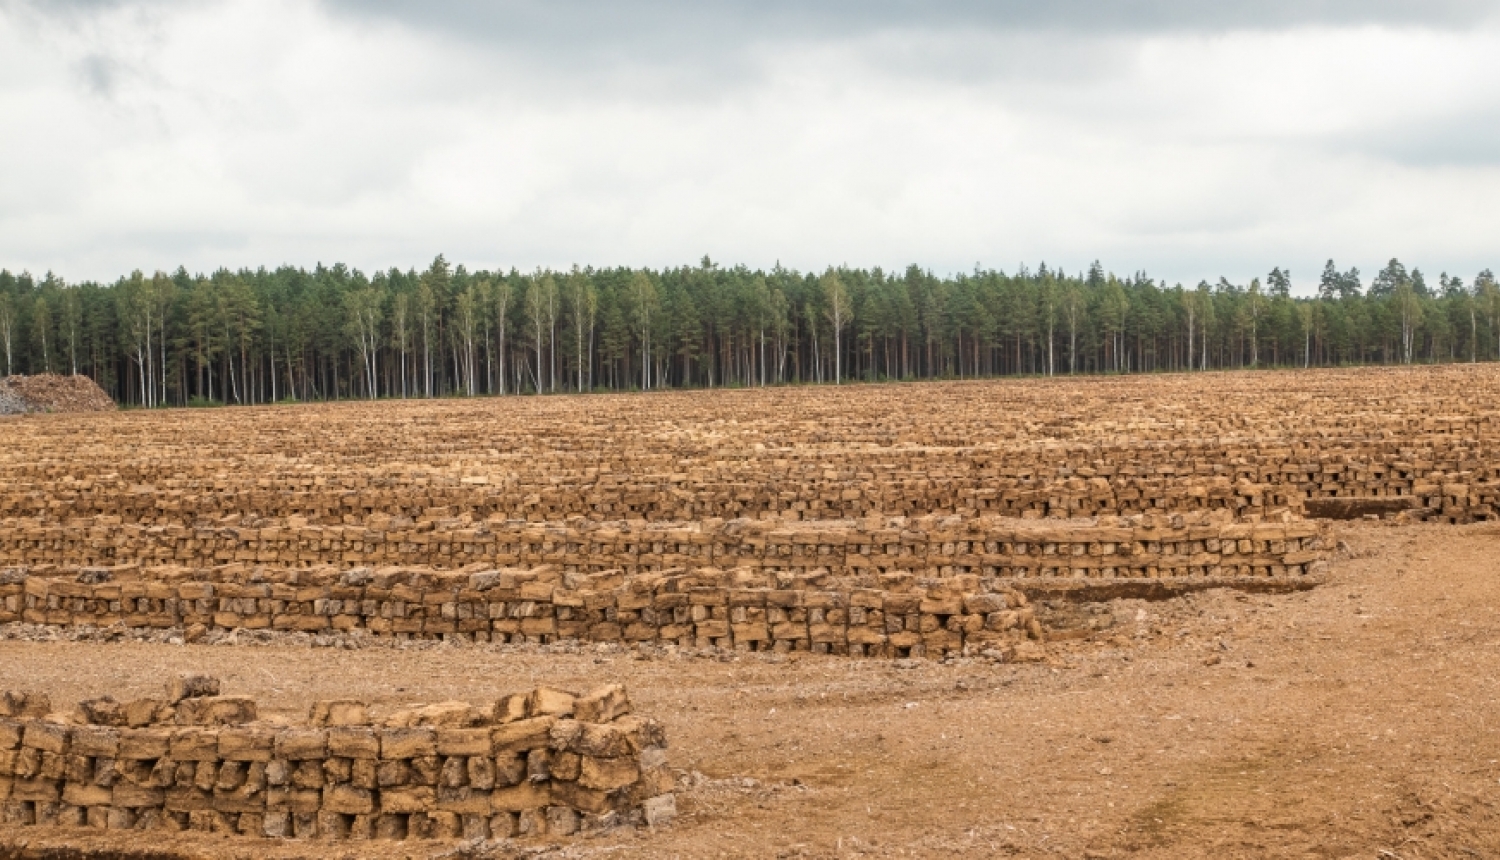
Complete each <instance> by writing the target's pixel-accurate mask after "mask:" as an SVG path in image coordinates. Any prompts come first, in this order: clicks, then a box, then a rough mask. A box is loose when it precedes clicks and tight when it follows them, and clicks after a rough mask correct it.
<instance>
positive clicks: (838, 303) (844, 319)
mask: <svg viewBox="0 0 1500 860" xmlns="http://www.w3.org/2000/svg"><path fill="white" fill-rule="evenodd" d="M822 284H823V300H824V302H825V303H826V305H825V307H824V308H823V314H824V316H826V317H827V318H828V324H829V325H831V326H833V384H834V385H838V384H840V382H842V377H843V357H844V356H843V353H844V349H843V334H844V326H846V325H848V322H849V291H848V289H847V288H845V286H844V279H843V278H840V277H839V275H838V272H835V271H834V270H832V269H829V270H828V271H827V272H825V273H824V274H823V277H822Z"/></svg>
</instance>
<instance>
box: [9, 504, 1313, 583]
mask: <svg viewBox="0 0 1500 860" xmlns="http://www.w3.org/2000/svg"><path fill="white" fill-rule="evenodd" d="M1319 542H1320V532H1319V527H1318V526H1317V524H1316V523H1312V522H1307V521H1301V520H1292V519H1291V518H1290V517H1283V518H1282V519H1281V521H1279V522H1259V523H1256V522H1234V521H1231V519H1230V518H1228V517H1227V516H1224V515H1222V514H1217V515H1216V514H1205V513H1198V514H1189V515H1176V516H1163V515H1147V516H1140V517H1109V518H1100V519H1098V520H1095V521H1085V522H1061V521H1056V520H1015V519H1005V518H1000V517H981V518H960V517H924V518H917V519H912V520H908V519H906V518H895V519H867V520H859V521H826V520H825V521H814V522H808V523H778V522H773V521H765V520H734V521H730V522H723V521H718V520H708V521H704V522H693V523H666V524H649V525H648V524H644V523H636V524H632V523H628V522H626V523H594V522H590V521H587V520H574V521H570V522H568V523H561V524H539V523H525V522H517V521H509V520H507V521H485V522H479V523H473V522H461V521H452V522H429V523H425V524H420V525H419V524H414V523H409V522H407V523H393V522H391V521H390V520H388V519H385V518H376V519H375V520H374V521H371V522H369V523H367V524H365V525H361V526H353V525H351V526H329V527H321V526H310V525H295V524H285V523H269V524H265V525H264V526H263V527H260V528H245V527H224V528H188V527H181V526H153V527H149V528H144V527H140V526H122V525H118V524H111V523H102V524H101V523H95V522H74V523H69V524H56V525H48V524H44V523H40V522H27V521H18V520H12V521H7V522H4V523H0V565H10V566H23V565H24V566H30V567H35V566H38V565H46V564H53V565H67V564H70V565H75V566H78V565H111V566H116V567H119V566H130V565H149V566H155V565H182V566H188V567H202V568H206V567H214V566H218V565H224V564H244V565H268V566H280V567H298V566H315V565H334V566H338V567H357V566H368V565H423V566H432V567H439V568H454V569H457V568H464V567H467V566H471V565H482V566H523V565H524V566H534V565H541V564H551V565H557V566H558V567H559V568H560V569H562V570H564V571H569V572H572V571H581V572H599V571H605V570H623V571H625V572H626V573H639V572H653V571H664V570H670V569H674V568H682V567H688V568H693V567H719V568H753V569H756V570H760V571H763V572H766V573H776V572H788V573H808V572H813V571H821V572H824V573H829V574H831V575H833V576H834V577H849V576H858V575H859V574H861V573H876V574H878V573H894V572H911V573H916V574H919V575H931V576H946V575H955V574H963V573H972V574H978V575H982V576H1001V577H1015V578H1039V577H1040V578H1045V577H1056V576H1064V577H1073V576H1085V577H1102V578H1111V579H1112V578H1128V577H1158V576H1191V575H1197V576H1203V575H1210V576H1214V575H1223V574H1225V573H1226V572H1227V573H1228V574H1229V575H1241V576H1255V575H1262V576H1298V575H1301V574H1304V573H1306V572H1308V571H1307V566H1308V565H1309V564H1311V563H1313V562H1315V561H1316V560H1317V559H1318V558H1319V557H1320V556H1319V554H1318V553H1317V551H1316V550H1317V549H1318V547H1319Z"/></svg>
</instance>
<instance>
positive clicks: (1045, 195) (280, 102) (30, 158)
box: [0, 0, 1500, 294]
mask: <svg viewBox="0 0 1500 860" xmlns="http://www.w3.org/2000/svg"><path fill="white" fill-rule="evenodd" d="M1497 58H1500V0H1491V2H1477V1H1476V0H1427V2H1389V0H1362V2H1359V0H1260V2H1250V0H1221V2H1184V0H1137V2H1125V0H1116V2H1103V0H1057V2H1051V3H1035V2H1021V0H997V2H973V1H971V2H942V0H929V2H904V0H862V2H856V0H843V1H842V2H822V3H817V2H813V3H793V2H787V0H697V2H687V0H661V2H643V0H609V2H603V0H490V2H483V0H425V2H400V1H399V0H365V2H356V0H51V2H48V0H0V165H3V167H0V267H4V268H9V269H10V270H11V271H20V270H23V269H25V270H30V271H32V272H33V273H36V274H41V273H43V272H45V271H49V270H50V271H54V272H56V273H57V274H58V275H60V276H61V277H63V278H65V279H67V280H69V281H79V280H87V279H96V280H113V279H114V278H116V277H118V276H120V275H122V274H125V273H127V272H129V271H130V270H132V269H142V270H145V271H148V272H149V271H152V270H156V269H163V270H172V269H175V268H176V267H177V266H178V265H185V266H186V267H187V268H188V269H189V271H193V272H207V271H212V270H213V269H216V268H219V267H221V266H224V267H229V268H239V267H242V266H248V267H256V266H261V265H264V266H268V267H274V266H276V265H280V264H283V263H285V264H292V265H301V266H312V265H314V264H316V263H318V262H320V261H321V262H324V263H332V262H335V261H341V262H344V263H347V264H348V265H351V266H354V267H357V268H361V269H364V270H366V271H371V270H375V269H384V268H388V267H390V266H398V267H400V268H403V269H406V268H411V267H416V268H423V267H425V265H426V264H427V263H428V262H429V261H431V259H432V258H433V257H434V256H435V255H436V254H438V253H442V254H444V255H446V257H447V258H448V259H449V260H450V261H453V262H455V263H459V262H461V263H464V264H466V265H468V266H469V267H470V268H471V269H475V268H494V267H503V268H506V269H509V268H511V267H517V268H520V269H522V270H530V269H533V268H535V267H538V266H551V267H566V266H570V265H573V264H578V265H585V266H587V265H593V266H617V265H629V266H652V267H659V266H671V265H682V264H692V263H696V262H697V261H698V260H699V259H700V258H701V257H703V256H704V255H708V256H710V257H711V258H713V259H714V260H716V261H719V262H721V263H723V264H727V265H733V264H739V263H743V264H746V265H749V266H752V267H769V266H772V265H775V264H776V263H778V262H780V263H781V264H783V265H785V266H788V267H792V268H797V269H801V270H822V269H823V268H824V267H826V266H829V265H835V266H836V265H845V264H847V265H850V266H877V265H878V266H884V267H886V268H888V269H890V268H904V267H905V266H906V265H908V264H911V263H916V264H918V265H920V266H922V267H924V268H929V269H931V270H933V271H934V272H937V273H939V274H946V273H951V272H958V271H968V270H972V269H973V268H974V267H975V266H976V265H977V266H981V267H984V268H999V269H1004V270H1006V271H1014V270H1015V269H1016V268H1017V267H1019V266H1020V265H1021V264H1023V263H1024V264H1027V265H1029V266H1031V267H1033V268H1034V267H1035V266H1036V265H1037V264H1038V263H1041V262H1046V263H1048V264H1049V265H1051V266H1054V267H1061V268H1063V269H1064V270H1066V271H1081V270H1083V269H1085V268H1086V267H1087V266H1088V265H1089V263H1090V262H1091V261H1093V260H1096V259H1097V260H1099V261H1101V262H1102V264H1103V265H1104V267H1105V268H1106V269H1108V270H1112V271H1115V272H1119V273H1121V274H1127V273H1132V272H1139V271H1144V272H1146V273H1148V274H1149V275H1151V276H1153V277H1157V278H1161V279H1164V280H1166V281H1167V282H1169V283H1171V282H1183V283H1186V284H1189V285H1191V284H1195V283H1197V282H1198V281H1199V280H1200V279H1208V280H1210V281H1214V280H1217V278H1218V277H1220V276H1221V275H1222V276H1227V277H1229V278H1230V279H1231V280H1232V281H1236V282H1238V283H1243V282H1245V281H1248V279H1249V278H1251V277H1254V276H1257V275H1258V276H1262V277H1264V275H1265V273H1266V272H1268V271H1269V270H1270V269H1271V268H1272V267H1273V266H1280V267H1282V268H1284V269H1289V270H1290V271H1291V274H1292V280H1293V284H1294V288H1295V289H1296V291H1297V292H1299V293H1304V294H1305V293H1308V292H1311V291H1312V290H1313V289H1314V288H1315V286H1316V281H1317V277H1318V274H1319V273H1320V272H1321V270H1322V268H1323V264H1324V262H1325V261H1326V260H1328V259H1330V258H1332V259H1334V260H1335V261H1336V263H1337V264H1338V265H1339V267H1340V268H1348V267H1349V266H1358V267H1359V268H1360V269H1361V270H1362V271H1363V272H1364V274H1365V279H1366V283H1368V279H1369V277H1370V276H1371V275H1372V274H1373V273H1374V272H1375V271H1376V270H1378V269H1379V268H1380V267H1381V266H1383V265H1384V264H1385V262H1386V261H1387V260H1389V259H1390V258H1392V257H1398V258H1400V259H1401V260H1402V261H1403V262H1404V263H1405V264H1406V265H1407V266H1408V267H1413V266H1415V267H1419V268H1421V269H1422V270H1423V272H1424V273H1425V274H1428V275H1429V278H1430V279H1431V278H1433V277H1435V276H1436V275H1437V274H1438V273H1439V272H1441V271H1447V272H1450V273H1453V274H1459V275H1462V276H1463V277H1464V278H1465V279H1466V280H1468V279H1472V278H1473V276H1474V274H1475V273H1476V272H1478V271H1479V270H1480V269H1482V268H1486V267H1490V268H1494V267H1500V243H1497V237H1500V230H1497V229H1496V228H1497V227H1500V214H1497V208H1496V201H1497V200H1500V193H1497V192H1500V86H1497V85H1496V82H1497V81H1500V59H1497Z"/></svg>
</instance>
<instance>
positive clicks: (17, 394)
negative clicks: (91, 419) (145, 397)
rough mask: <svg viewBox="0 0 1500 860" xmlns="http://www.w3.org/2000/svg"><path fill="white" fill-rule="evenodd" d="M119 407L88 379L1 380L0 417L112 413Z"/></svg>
mask: <svg viewBox="0 0 1500 860" xmlns="http://www.w3.org/2000/svg"><path fill="white" fill-rule="evenodd" d="M114 408H115V402H114V401H113V400H111V399H109V395H108V394H105V393H104V389H102V388H100V387H99V385H98V384H97V383H95V382H94V380H92V379H89V378H88V377H87V376H61V375H58V374H56V373H43V374H38V375H37V376H7V377H5V378H3V379H0V415H24V414H26V413H28V412H108V411H110V410H112V409H114Z"/></svg>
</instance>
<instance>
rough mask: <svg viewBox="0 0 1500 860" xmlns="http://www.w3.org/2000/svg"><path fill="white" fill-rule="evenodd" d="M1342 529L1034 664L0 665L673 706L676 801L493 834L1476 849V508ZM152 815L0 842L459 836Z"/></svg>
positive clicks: (463, 653)
mask: <svg viewBox="0 0 1500 860" xmlns="http://www.w3.org/2000/svg"><path fill="white" fill-rule="evenodd" d="M1337 534H1338V536H1339V537H1340V538H1341V539H1342V540H1343V541H1345V543H1346V546H1345V548H1344V550H1343V551H1342V552H1341V553H1340V554H1339V556H1338V557H1337V558H1335V560H1334V562H1333V564H1332V565H1331V569H1330V571H1329V577H1328V583H1327V584H1326V585H1325V586H1323V587H1321V588H1318V589H1316V590H1313V591H1308V592H1300V593H1295V594H1287V595H1251V594H1243V593H1235V592H1228V591H1222V590H1221V591H1210V592H1201V593H1198V594H1195V595H1190V596H1186V597H1181V598H1176V599H1173V600H1168V601H1162V602H1156V603H1147V602H1143V601H1133V600H1121V601H1115V602H1113V603H1110V604H1100V605H1095V606H1092V607H1085V608H1084V611H1085V612H1088V613H1092V614H1093V615H1094V616H1095V617H1097V618H1101V619H1105V618H1107V619H1108V620H1107V621H1105V622H1104V623H1107V624H1109V625H1110V626H1108V627H1107V628H1106V629H1104V630H1103V631H1100V632H1098V633H1096V634H1093V638H1091V639H1086V640H1074V641H1067V642H1062V643H1054V644H1052V645H1051V646H1050V650H1051V652H1052V656H1051V658H1050V659H1049V661H1048V662H1046V663H1043V664H1038V665H1007V664H996V663H992V662H990V661H987V660H967V659H955V660H950V661H948V662H945V663H935V662H927V661H897V662H892V661H878V660H849V659H846V658H838V657H817V656H812V655H800V659H797V657H798V656H799V655H791V658H790V659H789V658H788V657H787V656H785V655H774V654H768V655H756V654H744V655H738V656H735V657H732V658H730V657H726V659H724V660H711V659H705V658H680V657H673V658H668V657H652V658H648V659H640V658H639V655H632V654H622V653H618V652H598V653H595V652H582V653H578V652H575V653H541V652H540V651H537V650H531V651H525V650H522V651H519V652H516V651H512V652H510V653H502V652H499V651H495V650H492V649H484V648H477V647H461V646H455V647H436V648H427V649H421V650H417V649H413V650H388V649H379V650H356V651H348V650H335V649H307V648H300V647H285V646H268V647H246V646H233V647H215V646H194V645H187V646H172V645H149V644H141V643H116V644H99V643H70V642H21V641H5V642H0V688H17V687H19V688H34V689H45V690H49V691H51V692H52V694H53V699H54V702H70V701H74V700H77V699H81V698H84V697H87V696H91V695H97V694H99V693H103V692H109V693H111V694H113V695H115V696H116V697H118V698H126V697H128V696H134V695H139V694H144V693H146V692H148V691H154V690H155V689H156V688H157V687H158V686H159V685H160V683H161V679H162V678H163V677H164V676H165V675H167V674H168V673H171V672H176V671H183V670H202V671H209V672H212V673H214V674H217V675H219V676H221V677H222V678H224V680H225V684H226V688H227V691H229V692H234V693H239V694H246V695H253V696H255V697H257V698H258V699H260V701H261V702H262V703H263V707H269V706H271V705H272V703H275V702H279V703H282V706H283V707H284V708H286V709H288V710H299V709H305V708H306V707H307V705H308V703H310V702H311V701H312V700H313V699H315V698H329V697H336V696H351V697H359V698H365V699H368V700H370V701H372V702H373V703H374V704H375V705H376V706H377V707H390V706H392V705H394V704H395V703H408V702H413V701H426V702H432V701H440V700H444V699H452V698H465V699H469V700H472V701H480V700H483V699H485V698H489V697H492V696H493V695H494V694H495V693H497V692H501V691H510V690H513V689H520V688H523V687H526V686H528V685H530V684H533V683H537V682H543V681H545V682H548V683H557V684H562V685H573V686H576V687H587V686H590V685H592V684H595V683H599V682H601V681H606V680H621V681H623V682H624V683H626V684H627V685H628V686H629V688H630V690H631V694H632V697H633V698H634V700H635V701H636V703H637V707H638V708H639V710H640V711H641V712H643V713H649V714H651V715H653V716H656V717H659V718H660V719H662V720H663V721H664V722H665V723H666V725H667V727H668V731H669V736H670V739H671V743H672V761H673V765H674V767H676V768H678V769H679V770H680V772H681V776H680V786H681V788H680V791H679V794H678V804H679V809H680V810H681V812H682V815H681V817H680V818H679V820H678V821H677V823H676V824H675V825H674V826H672V827H671V828H669V829H666V830H663V831H659V832H655V833H647V832H640V833H619V832H617V833H614V834H610V835H606V836H602V837H597V838H591V839H581V840H577V841H573V842H566V843H560V844H559V845H558V847H556V848H554V849H551V850H548V849H547V848H546V847H545V846H544V845H528V844H525V843H517V844H515V845H509V846H498V847H497V846H489V851H490V853H491V854H493V856H509V855H511V854H515V853H522V854H528V855H530V854H533V853H540V854H546V855H553V856H580V857H593V856H599V857H609V858H633V857H683V858H688V857H801V856H806V857H858V856H872V857H941V856H975V857H983V856H1015V857H1049V856H1059V857H1085V858H1087V857H1092V858H1123V857H1139V858H1179V857H1231V858H1234V857H1246V858H1249V857H1308V858H1345V857H1348V858H1353V857H1359V858H1377V860H1378V858H1399V860H1417V859H1418V858H1484V857H1496V856H1500V720H1497V717H1496V715H1497V714H1500V710H1497V706H1500V650H1497V645H1500V619H1497V618H1496V617H1495V616H1496V611H1497V608H1500V529H1497V528H1496V527H1495V526H1494V525H1493V524H1478V525H1472V526H1438V525H1404V526H1391V525H1384V524H1374V523H1358V524H1350V525H1344V526H1339V527H1338V529H1337ZM1106 613H1107V615H1106ZM167 838H169V839H170V840H172V841H171V842H170V844H164V843H163V841H162V840H163V836H162V835H161V834H149V833H132V834H127V835H120V836H117V835H115V834H109V835H108V836H106V835H105V834H101V833H98V832H93V833H89V832H82V831H75V832H71V833H69V832H64V831H50V832H49V831H43V830H35V831H30V832H26V833H9V834H0V844H3V845H6V846H9V848H8V849H0V856H27V857H43V856H49V857H64V856H76V855H72V854H71V853H70V851H69V849H70V848H78V849H83V850H85V851H93V852H95V853H93V854H92V856H193V857H198V856H203V857H247V858H249V857H293V856H309V857H311V856H320V857H321V856H338V857H354V856H385V857H401V856H411V857H434V856H442V855H445V854H446V855H447V856H478V855H479V854H481V853H484V851H483V850H481V849H480V848H473V847H471V848H470V849H468V850H462V849H461V850H457V851H455V848H459V846H457V845H456V844H455V845H444V844H440V843H379V842H376V843H364V844H359V845H350V844H339V843H295V842H291V843H280V844H278V843H270V842H266V841H248V842H247V841H230V840H225V839H220V838H215V837H202V836H187V835H173V836H170V837H167ZM153 852H154V853H153Z"/></svg>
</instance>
